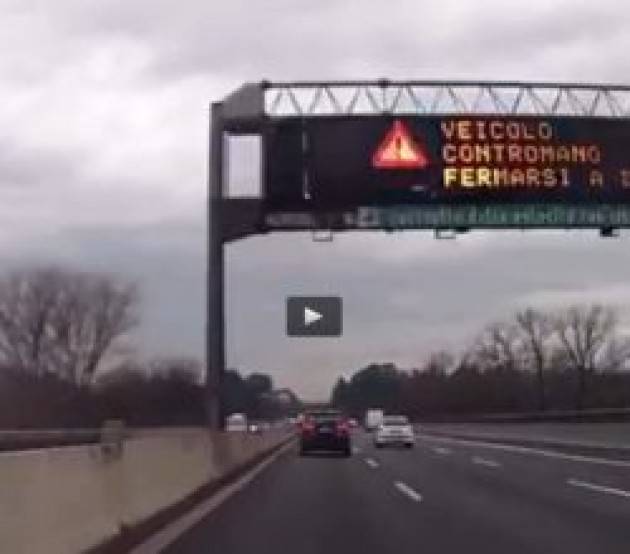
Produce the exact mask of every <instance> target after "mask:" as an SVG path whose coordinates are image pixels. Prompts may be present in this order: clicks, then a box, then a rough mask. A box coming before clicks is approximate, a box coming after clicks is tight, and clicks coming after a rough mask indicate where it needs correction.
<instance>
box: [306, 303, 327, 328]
mask: <svg viewBox="0 0 630 554" xmlns="http://www.w3.org/2000/svg"><path fill="white" fill-rule="evenodd" d="M322 317H324V316H323V315H322V314H320V313H319V312H316V311H315V310H311V309H310V308H309V307H308V306H305V307H304V325H305V326H306V327H308V326H309V325H311V324H313V323H315V322H316V321H319V320H320V319H321V318H322Z"/></svg>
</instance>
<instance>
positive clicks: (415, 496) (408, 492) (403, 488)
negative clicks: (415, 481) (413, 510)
mask: <svg viewBox="0 0 630 554" xmlns="http://www.w3.org/2000/svg"><path fill="white" fill-rule="evenodd" d="M394 486H395V487H396V488H397V489H398V490H399V491H400V492H402V493H403V494H404V495H405V496H407V497H408V498H411V500H413V501H414V502H422V495H421V494H420V493H417V492H416V491H414V490H413V489H412V488H411V487H410V486H408V485H405V483H403V482H402V481H396V482H395V483H394Z"/></svg>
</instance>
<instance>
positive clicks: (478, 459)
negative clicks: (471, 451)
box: [471, 456, 501, 468]
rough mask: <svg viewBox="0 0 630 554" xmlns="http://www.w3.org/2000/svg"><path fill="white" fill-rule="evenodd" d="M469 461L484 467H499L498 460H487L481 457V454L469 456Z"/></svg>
mask: <svg viewBox="0 0 630 554" xmlns="http://www.w3.org/2000/svg"><path fill="white" fill-rule="evenodd" d="M471 461H472V463H473V464H477V465H480V466H486V467H494V468H497V467H501V464H500V463H499V462H495V461H494V460H488V459H486V458H482V457H481V456H473V457H472V458H471Z"/></svg>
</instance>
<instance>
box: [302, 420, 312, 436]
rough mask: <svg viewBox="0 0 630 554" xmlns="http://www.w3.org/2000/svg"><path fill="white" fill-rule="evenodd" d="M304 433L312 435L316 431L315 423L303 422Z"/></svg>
mask: <svg viewBox="0 0 630 554" xmlns="http://www.w3.org/2000/svg"><path fill="white" fill-rule="evenodd" d="M302 431H303V432H305V433H312V432H313V431H315V423H314V422H313V421H311V420H308V419H306V420H304V421H303V422H302Z"/></svg>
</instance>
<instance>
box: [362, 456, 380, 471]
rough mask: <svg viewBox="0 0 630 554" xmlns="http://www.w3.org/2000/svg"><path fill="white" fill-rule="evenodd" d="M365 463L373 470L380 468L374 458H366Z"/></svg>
mask: <svg viewBox="0 0 630 554" xmlns="http://www.w3.org/2000/svg"><path fill="white" fill-rule="evenodd" d="M365 463H366V464H367V465H369V466H370V467H371V468H372V469H376V468H377V467H378V462H377V461H376V460H373V459H372V458H366V459H365Z"/></svg>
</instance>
